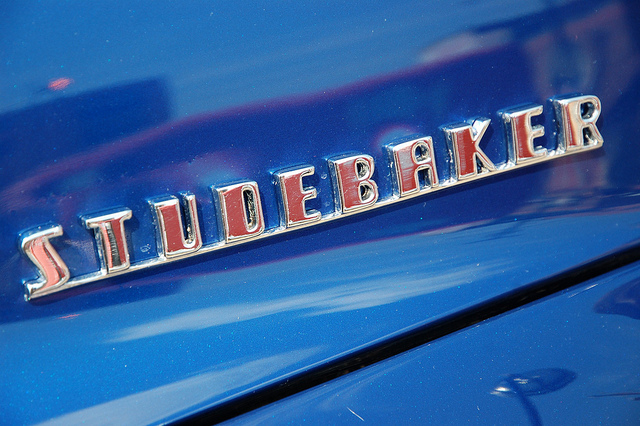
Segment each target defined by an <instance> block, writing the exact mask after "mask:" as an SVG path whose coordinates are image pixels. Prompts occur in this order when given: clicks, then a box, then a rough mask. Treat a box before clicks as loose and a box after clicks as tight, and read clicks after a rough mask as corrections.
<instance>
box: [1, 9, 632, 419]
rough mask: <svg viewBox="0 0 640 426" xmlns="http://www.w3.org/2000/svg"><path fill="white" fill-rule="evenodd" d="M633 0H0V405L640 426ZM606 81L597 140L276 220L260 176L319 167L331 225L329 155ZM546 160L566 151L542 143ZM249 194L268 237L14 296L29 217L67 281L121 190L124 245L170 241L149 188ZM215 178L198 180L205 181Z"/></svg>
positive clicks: (51, 415) (501, 138) (383, 185)
mask: <svg viewBox="0 0 640 426" xmlns="http://www.w3.org/2000/svg"><path fill="white" fill-rule="evenodd" d="M639 18H640V7H639V6H638V5H637V4H636V2H632V1H628V2H624V1H621V2H618V1H589V2H587V1H558V2H542V1H541V2H535V1H534V2H527V3H526V4H519V3H518V2H513V1H497V0H496V1H486V2H478V3H472V2H466V1H456V2H453V3H450V2H447V3H446V4H445V3H441V2H437V1H427V2H411V1H400V2H393V3H392V4H385V3H383V2H375V3H371V2H348V3H342V2H330V3H327V4H315V3H305V2H296V3H274V2H264V3H260V4H251V5H249V4H241V5H237V4H230V3H229V4H209V3H204V2H202V3H199V2H194V3H191V2H184V3H178V4H174V3H168V2H167V3H161V4H158V3H147V2H115V3H105V4H87V3H85V2H69V3H65V4H58V3H53V2H51V3H45V4H42V3H36V2H26V3H16V4H8V5H3V6H1V7H0V19H1V22H2V37H1V38H0V43H1V46H2V49H1V51H2V52H3V58H2V59H3V61H2V64H1V65H0V67H1V69H2V73H1V74H0V75H1V76H2V83H1V84H0V150H2V157H1V163H0V193H1V194H2V197H1V199H2V207H1V209H0V218H1V219H0V229H1V230H2V232H1V233H0V239H1V241H2V244H1V245H0V270H1V271H3V276H4V279H3V280H2V281H0V295H1V297H2V299H1V301H0V306H1V308H0V345H1V351H0V353H2V366H3V370H4V377H5V379H4V386H3V391H2V393H1V396H2V397H1V398H0V401H1V402H0V407H1V408H2V409H1V412H2V413H3V422H4V423H7V424H36V423H49V424H77V423H83V422H84V423H89V424H157V423H167V422H182V421H184V422H196V423H198V422H199V423H213V422H220V421H225V420H229V421H238V422H246V423H250V422H254V421H255V422H263V421H272V422H274V423H282V422H285V421H287V422H292V423H302V422H309V421H311V422H316V423H327V422H328V423H342V422H345V423H346V422H351V421H357V422H359V421H362V420H365V421H376V422H378V423H387V422H390V421H392V419H400V421H402V420H414V421H428V422H433V423H435V422H438V423H441V422H445V423H451V424H459V423H462V422H463V421H470V422H472V423H473V422H475V423H487V424H495V423H507V424H513V423H523V424H526V423H531V424H541V423H556V424H558V423H559V424H566V423H572V422H573V423H587V424H589V423H598V422H603V423H614V424H624V423H628V424H637V422H638V420H639V417H640V416H639V414H640V413H639V407H640V403H638V396H639V395H640V374H639V368H638V365H639V364H638V353H639V351H638V349H640V341H639V339H638V337H639V336H640V333H639V331H640V328H639V325H638V321H637V320H638V319H639V318H640V310H639V308H638V305H639V303H640V302H639V301H640V292H639V291H638V288H639V287H638V279H639V277H640V272H639V269H638V267H639V266H638V264H637V263H635V262H636V261H637V260H638V259H640V253H639V252H638V248H637V244H638V241H639V239H640V226H639V224H640V204H639V202H638V189H639V188H640V159H639V157H638V156H637V155H636V153H637V141H638V140H640V127H638V122H640V104H639V102H638V99H640V29H639V28H638V25H637V22H638V19H639ZM582 95H590V96H596V97H597V98H599V100H600V101H601V105H602V107H601V111H600V118H599V119H598V121H597V123H596V125H597V128H598V129H599V131H600V133H601V135H602V139H603V141H604V142H603V144H602V147H600V148H598V149H595V150H588V151H584V152H576V153H574V154H572V155H567V156H563V155H557V156H555V157H551V156H549V161H544V162H540V163H537V164H531V165H530V166H528V167H526V168H517V169H514V170H510V171H509V170H506V171H505V173H499V174H498V173H495V174H493V175H492V174H491V173H488V174H486V175H483V176H482V179H478V180H474V181H470V182H468V183H465V184H463V185H459V186H458V185H455V186H454V185H452V186H451V187H449V188H446V187H445V188H443V190H442V191H437V192H436V191H425V193H424V194H421V195H419V196H416V197H411V198H408V199H406V200H404V199H399V200H398V202H393V203H389V204H388V205H385V206H383V207H380V208H376V209H373V210H362V211H361V212H359V213H358V214H348V215H347V214H345V215H343V216H341V217H339V218H338V219H337V220H331V221H326V222H319V223H318V224H317V225H315V226H308V227H301V228H300V229H292V230H291V232H282V233H278V232H275V231H277V230H278V229H280V228H279V227H281V226H282V211H281V210H282V208H281V206H280V202H279V197H281V196H280V195H279V190H278V186H277V185H276V184H275V183H274V176H275V174H276V173H277V172H278V171H281V170H288V169H290V168H292V167H303V166H313V167H314V173H313V174H312V175H309V176H308V177H305V180H304V184H305V185H306V186H313V187H314V188H315V189H316V191H317V196H316V197H315V198H310V199H308V200H307V202H306V205H307V207H308V209H314V210H317V211H319V212H320V213H321V214H322V215H323V216H324V217H329V216H331V215H333V214H335V212H336V210H337V209H339V204H340V200H339V199H336V196H335V194H336V191H337V190H336V187H335V176H336V174H335V171H334V170H333V169H332V168H331V165H330V162H329V161H328V160H329V159H332V158H337V157H338V156H343V157H344V156H348V155H368V156H370V157H371V158H372V159H373V161H375V169H374V170H372V172H373V173H372V176H371V179H372V180H373V181H375V182H376V184H377V190H378V191H379V197H380V200H384V199H390V197H393V194H394V185H395V184H394V182H395V181H394V177H393V176H394V170H393V164H392V163H390V161H389V158H388V156H387V152H386V151H385V147H387V146H389V144H392V143H396V142H398V141H406V140H412V139H415V138H425V137H427V136H431V137H432V139H433V152H432V155H433V158H435V160H436V162H437V164H438V171H437V173H438V177H439V180H440V181H441V182H449V181H452V179H453V178H454V176H453V174H454V173H455V167H456V165H455V162H454V161H453V160H452V155H453V154H452V151H451V149H450V145H448V144H447V140H446V139H447V138H446V137H445V130H446V128H447V126H449V125H452V124H455V123H461V122H462V123H465V122H468V121H469V120H472V119H474V118H477V117H485V118H488V119H490V120H491V122H490V124H489V125H488V127H487V130H486V132H485V133H484V136H483V137H482V139H481V141H480V145H479V146H480V147H481V149H482V150H483V151H484V152H486V154H487V156H488V157H490V159H491V161H493V162H494V163H495V164H506V163H507V162H508V161H509V152H508V150H507V149H506V148H505V147H506V143H507V140H508V137H507V135H506V133H505V132H506V130H505V125H504V123H503V119H502V115H501V112H502V111H505V110H507V109H509V108H513V107H517V106H520V105H527V104H536V105H542V106H543V113H542V114H540V115H539V116H536V117H534V118H533V124H535V125H537V126H543V128H544V130H545V132H544V136H541V137H539V138H537V139H536V144H537V145H540V146H542V147H543V148H544V149H545V150H547V152H552V151H554V150H557V149H558V144H559V143H561V142H559V136H558V132H559V127H558V126H559V124H558V123H559V121H560V119H559V117H558V115H557V112H556V111H555V110H554V103H553V100H554V99H559V97H567V96H582ZM554 152H555V151H554ZM246 181H252V182H255V183H256V185H257V187H259V189H260V192H259V200H260V205H261V208H262V214H263V220H264V228H265V231H266V233H269V232H271V234H269V237H268V238H261V239H256V240H247V241H246V242H245V243H243V244H228V246H224V247H221V248H220V250H216V251H215V252H211V253H204V252H203V253H200V254H198V255H197V256H191V257H185V258H183V259H178V260H177V261H175V262H171V263H167V264H158V265H157V266H155V267H153V268H140V270H136V271H133V272H130V273H127V274H121V275H114V276H112V277H109V276H107V277H106V278H105V279H101V280H98V281H95V282H90V283H87V284H84V285H81V286H80V285H79V286H76V287H73V288H69V289H68V290H65V291H60V292H57V293H55V294H50V295H46V296H43V297H41V298H33V299H32V300H29V301H27V300H25V282H27V283H28V282H33V281H34V280H36V279H37V278H38V274H39V272H38V268H37V267H36V265H34V263H33V262H32V261H31V260H30V259H29V258H28V256H27V255H26V254H25V253H24V252H23V250H22V249H21V241H24V238H25V236H26V235H29V232H32V231H33V230H34V229H38V230H41V229H45V228H47V227H52V226H55V225H59V226H61V228H62V229H63V230H64V231H63V234H62V235H61V236H58V237H55V238H51V240H50V243H51V244H52V247H53V248H54V249H55V251H56V252H57V253H58V254H59V256H60V258H61V259H63V260H64V262H65V263H66V265H67V266H68V269H69V273H70V276H71V277H72V279H74V278H77V277H83V276H86V275H91V274H94V273H96V271H100V270H101V265H102V262H103V261H104V259H103V258H101V257H100V256H99V254H98V251H97V245H96V244H99V241H98V243H97V242H96V238H95V237H94V232H93V230H92V229H87V227H86V226H85V224H84V222H83V220H84V219H83V218H86V217H88V216H91V215H96V214H99V213H100V212H104V211H110V210H113V209H120V210H121V209H125V208H126V209H130V210H131V212H132V214H131V218H130V219H128V220H127V221H126V222H124V223H125V235H126V241H127V247H128V253H129V257H130V262H131V264H132V265H141V264H145V262H152V261H153V260H154V259H157V258H159V256H161V254H162V253H161V252H162V247H161V246H159V245H158V226H159V225H158V219H157V217H156V216H155V214H154V211H153V209H152V208H151V206H150V200H151V202H153V201H152V200H154V199H156V198H157V197H166V196H178V195H179V194H180V193H183V192H185V191H188V192H189V193H190V194H192V195H194V196H195V200H197V201H196V202H197V207H198V210H197V214H198V221H199V226H200V231H201V234H202V235H201V238H202V242H203V243H204V246H205V247H206V246H208V245H209V246H211V245H215V244H217V243H219V242H220V241H221V238H222V239H224V236H223V234H224V229H223V228H224V223H223V218H221V213H220V209H219V203H220V199H219V198H216V197H218V196H217V195H216V188H221V187H224V186H225V185H231V184H233V183H237V182H246ZM212 187H213V189H212Z"/></svg>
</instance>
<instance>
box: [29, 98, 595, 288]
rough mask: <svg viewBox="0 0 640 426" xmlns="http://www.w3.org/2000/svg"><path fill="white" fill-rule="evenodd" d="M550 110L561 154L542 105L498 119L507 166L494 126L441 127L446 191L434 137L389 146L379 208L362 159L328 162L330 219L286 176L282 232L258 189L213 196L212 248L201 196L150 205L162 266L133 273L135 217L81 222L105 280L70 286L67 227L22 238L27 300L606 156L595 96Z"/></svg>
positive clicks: (482, 122) (294, 175) (143, 264)
mask: <svg viewBox="0 0 640 426" xmlns="http://www.w3.org/2000/svg"><path fill="white" fill-rule="evenodd" d="M551 101H552V104H553V106H554V110H555V121H556V126H557V147H556V149H555V150H548V149H546V148H544V147H536V145H535V144H534V140H535V139H536V138H540V137H541V136H543V135H544V128H543V127H542V126H540V125H533V124H532V118H533V117H535V116H538V115H541V114H542V113H543V107H542V105H533V104H531V105H527V106H521V107H517V108H511V109H506V110H502V111H499V116H500V117H501V119H502V122H503V126H504V132H505V136H506V137H505V139H506V140H505V143H506V151H507V160H506V161H505V162H503V163H501V164H494V163H493V162H492V161H491V159H490V158H489V157H488V156H487V155H486V154H485V153H484V152H483V150H482V149H481V148H480V141H481V139H482V137H483V135H484V134H485V132H486V130H487V128H488V127H489V124H490V123H491V120H490V119H488V118H475V119H471V120H469V121H468V122H464V123H459V124H453V125H448V126H445V127H442V131H443V132H444V135H445V140H446V142H447V145H448V146H447V148H448V154H449V156H450V158H449V161H447V163H446V164H449V165H450V167H451V170H450V178H449V179H447V180H446V181H444V180H443V181H439V179H438V173H437V167H436V160H435V157H434V155H433V152H434V151H433V140H432V138H431V137H428V136H427V137H422V138H418V139H414V140H410V141H403V142H399V143H395V144H391V145H387V146H385V150H386V152H387V154H388V161H389V164H390V166H391V170H392V179H393V188H394V189H393V194H392V195H391V196H389V197H387V198H384V199H380V197H379V193H378V186H377V184H376V182H375V180H374V179H373V171H374V167H375V164H374V159H373V157H371V156H370V155H366V154H355V155H343V156H339V157H332V158H328V159H327V161H328V165H329V169H330V171H331V181H332V184H333V195H334V205H335V209H334V211H333V212H332V213H330V214H321V213H320V212H319V211H315V210H308V209H307V207H306V205H305V203H306V201H307V200H310V199H313V198H315V197H316V195H317V193H316V190H315V189H314V188H312V187H305V186H304V185H303V183H302V179H303V178H304V177H305V176H310V175H312V174H313V173H314V167H313V166H305V167H299V168H290V169H284V170H280V171H278V172H276V173H274V182H275V185H277V189H278V191H276V192H277V193H278V196H279V197H278V198H279V200H278V201H279V207H280V224H279V226H277V227H274V228H272V229H266V226H265V221H264V216H263V212H262V206H261V203H260V192H259V189H258V184H257V183H256V182H254V181H246V182H240V183H236V184H233V185H228V186H221V187H218V186H212V187H211V191H212V195H213V197H214V201H215V205H216V208H217V210H216V215H217V220H218V222H219V224H220V229H221V230H222V235H221V236H220V238H219V240H218V241H216V242H213V243H210V244H206V245H205V244H203V241H202V237H201V234H200V226H199V224H198V214H197V206H196V198H195V196H194V195H193V194H191V193H188V192H183V193H181V194H180V198H177V197H175V196H165V197H162V198H155V199H151V200H149V203H150V206H151V209H152V210H153V213H154V216H155V218H156V228H157V241H158V256H157V257H155V258H153V259H148V260H144V261H140V262H136V263H133V264H132V263H131V262H130V260H129V252H128V243H127V235H126V232H125V226H126V221H127V220H128V219H131V217H132V212H131V210H130V209H120V210H118V211H111V212H109V213H103V214H99V215H90V216H81V220H82V222H83V223H84V225H85V226H86V228H87V229H90V230H93V233H94V236H95V247H96V250H97V252H98V257H99V259H100V264H101V266H100V269H99V270H98V271H95V272H93V273H89V274H86V275H81V276H76V277H72V276H71V274H70V271H69V268H68V267H67V265H66V264H65V262H64V260H63V259H62V258H61V257H60V255H59V254H58V253H57V251H56V249H55V248H54V247H53V246H52V244H51V242H50V239H52V238H55V237H59V236H61V235H62V234H63V230H62V226H60V225H45V226H40V227H37V228H33V229H32V230H29V231H26V232H24V233H23V234H21V236H20V248H21V250H22V251H23V253H24V254H25V255H26V256H27V257H28V258H29V259H30V260H31V262H33V264H34V265H35V266H36V268H37V269H38V274H39V276H38V278H37V279H35V280H26V281H25V282H24V288H25V299H26V300H31V299H35V298H38V297H42V296H46V295H50V294H53V293H57V292H59V291H62V290H66V289H70V288H73V287H77V286H80V285H83V284H87V283H90V282H94V281H98V280H102V279H105V278H109V277H113V276H117V275H122V274H127V273H130V272H134V271H138V270H141V269H146V268H150V267H153V266H158V265H163V264H166V263H170V262H175V261H179V260H181V259H185V258H189V257H192V256H197V255H201V254H205V253H209V252H212V251H216V250H221V249H225V248H227V247H232V246H234V245H237V244H242V243H245V242H248V241H254V240H258V239H263V238H268V237H270V236H273V235H279V234H282V233H285V232H290V231H294V230H296V229H300V228H305V227H308V226H313V225H316V224H319V223H325V222H330V221H333V220H337V219H340V218H342V217H345V216H349V215H353V214H357V213H361V212H365V211H369V210H372V209H377V208H383V207H385V206H387V205H389V204H393V203H397V202H400V201H403V200H407V199H411V198H414V197H419V196H422V195H424V194H427V193H431V192H434V191H439V190H442V189H446V188H451V187H453V186H456V185H459V184H461V183H464V182H469V181H473V180H476V179H481V178H484V177H487V176H493V175H495V174H498V173H502V172H506V171H509V170H515V169H517V168H520V167H524V166H527V165H530V164H535V163H539V162H543V161H549V160H551V159H553V158H558V157H561V156H566V155H572V154H575V153H578V152H582V151H587V150H592V149H596V148H599V147H601V146H602V144H603V139H602V136H601V134H600V132H599V130H598V128H597V127H596V121H597V120H598V117H599V116H600V113H601V110H602V109H601V104H600V100H599V99H598V98H597V97H596V96H574V97H558V98H553V99H551ZM183 216H184V218H183ZM185 222H186V223H185Z"/></svg>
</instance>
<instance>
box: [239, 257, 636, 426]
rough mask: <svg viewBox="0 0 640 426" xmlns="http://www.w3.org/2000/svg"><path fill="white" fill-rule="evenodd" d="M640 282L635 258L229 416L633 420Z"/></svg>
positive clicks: (346, 420) (313, 420) (268, 420)
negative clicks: (507, 310)
mask: <svg viewBox="0 0 640 426" xmlns="http://www.w3.org/2000/svg"><path fill="white" fill-rule="evenodd" d="M639 289H640V264H638V263H636V264H634V265H631V266H628V267H625V268H623V269H621V270H619V271H616V272H614V273H610V274H607V275H604V276H601V277H599V278H597V279H594V280H591V281H588V282H586V283H584V284H582V285H580V286H575V287H572V288H571V289H569V290H566V291H564V292H562V293H560V294H557V295H554V296H551V297H547V298H546V299H543V300H541V301H539V302H538V303H534V304H531V305H527V306H525V307H524V308H522V309H518V310H516V311H512V312H510V313H507V314H503V315H501V316H499V317H495V318H493V319H491V320H488V321H484V322H482V323H480V324H478V325H477V326H474V327H471V328H468V329H465V330H463V331H460V332H458V333H455V334H452V335H449V336H446V337H444V338H442V339H439V340H436V341H434V342H432V343H430V344H428V345H423V346H420V347H419V348H416V349H414V350H411V351H408V352H405V353H403V354H401V355H398V356H396V357H393V358H390V359H388V360H386V361H383V362H380V363H377V364H374V365H372V366H369V367H366V368H364V369H362V370H359V371H357V372H355V373H352V374H348V375H346V376H343V377H341V378H339V379H336V380H333V381H331V382H329V383H326V384H325V385H322V386H318V387H316V388H313V389H310V390H308V391H305V392H301V393H299V394H297V395H294V396H292V397H290V398H287V399H284V400H282V401H280V402H278V403H275V404H272V405H270V406H266V407H263V408H261V409H258V410H255V411H253V412H251V413H248V414H246V415H244V416H240V417H238V418H237V419H235V420H234V421H230V422H229V423H230V424H233V423H238V424H247V425H250V424H300V423H303V422H304V423H305V424H353V423H354V422H356V423H357V422H359V421H360V420H362V421H366V422H370V423H371V422H372V423H373V424H389V423H396V424H397V423H400V424H404V423H407V422H418V423H428V424H460V423H463V422H464V423H466V422H469V423H472V424H500V425H501V424H504V425H513V424H522V425H526V424H530V425H533V424H600V423H607V424H616V425H624V424H628V425H635V424H637V423H638V419H640V399H639V397H640V392H638V389H640V375H639V373H640V368H639V367H638V365H639V363H638V361H639V360H640V359H639V358H640V355H639V353H640V351H639V350H640V323H639V322H638V317H637V314H638V306H639V304H640V298H638V294H639ZM621 291H622V292H624V293H625V294H626V295H627V296H628V295H629V294H633V295H634V296H635V297H631V298H629V297H625V298H624V299H621V298H620V297H619V296H620V292H621ZM629 307H635V308H633V312H635V314H632V315H629V310H628V309H629ZM620 308H622V309H626V310H627V311H626V312H625V313H621V312H620ZM516 392H519V393H520V395H519V396H518V395H517V394H516ZM359 419H360V420H359Z"/></svg>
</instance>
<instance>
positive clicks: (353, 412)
mask: <svg viewBox="0 0 640 426" xmlns="http://www.w3.org/2000/svg"><path fill="white" fill-rule="evenodd" d="M347 410H349V411H351V414H353V415H354V416H356V417H357V418H359V419H360V420H362V421H363V422H364V419H363V418H362V417H360V416H359V415H357V414H356V413H355V411H353V410H352V409H351V408H349V407H347Z"/></svg>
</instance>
